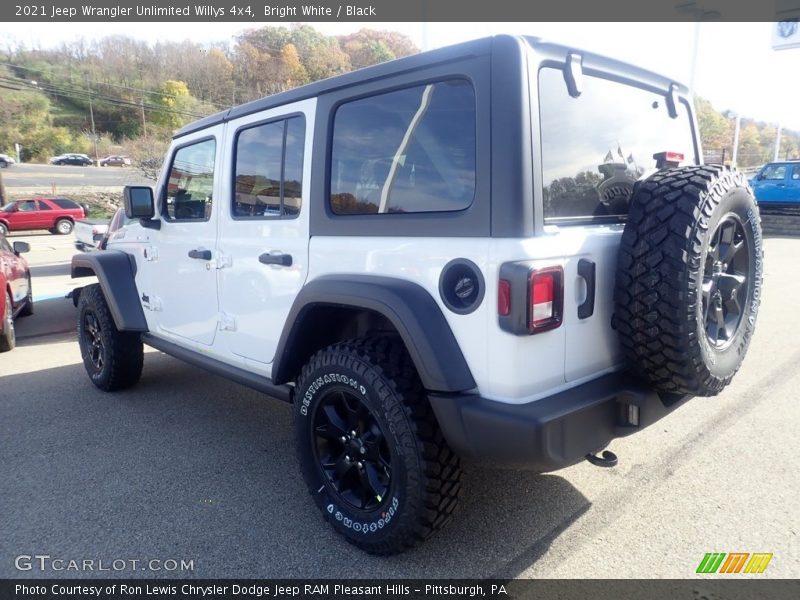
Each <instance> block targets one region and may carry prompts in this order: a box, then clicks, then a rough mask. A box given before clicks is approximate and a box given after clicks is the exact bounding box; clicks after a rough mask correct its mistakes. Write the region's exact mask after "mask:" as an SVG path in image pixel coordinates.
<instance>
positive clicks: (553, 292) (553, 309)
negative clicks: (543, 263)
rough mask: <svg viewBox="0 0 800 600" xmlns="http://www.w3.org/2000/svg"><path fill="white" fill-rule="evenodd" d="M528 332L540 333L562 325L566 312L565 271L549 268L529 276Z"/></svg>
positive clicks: (532, 272) (533, 272) (559, 268)
mask: <svg viewBox="0 0 800 600" xmlns="http://www.w3.org/2000/svg"><path fill="white" fill-rule="evenodd" d="M528 290H529V291H528V331H529V332H530V333H540V332H542V331H548V330H550V329H555V328H556V327H558V326H559V325H561V319H562V315H563V312H564V271H563V269H562V268H561V267H547V268H545V269H538V270H536V271H531V272H530V274H529V275H528Z"/></svg>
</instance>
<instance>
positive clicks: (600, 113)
mask: <svg viewBox="0 0 800 600" xmlns="http://www.w3.org/2000/svg"><path fill="white" fill-rule="evenodd" d="M583 84H584V85H583V90H582V93H581V95H580V96H578V97H577V98H574V97H572V96H570V95H569V93H568V91H567V86H566V84H565V82H564V75H563V72H562V71H561V70H560V69H555V68H543V69H541V70H540V71H539V104H540V109H539V110H540V115H539V116H540V128H541V141H542V143H541V161H542V182H541V183H542V192H543V198H544V215H545V221H546V222H551V223H553V222H561V221H569V220H578V221H585V220H593V219H600V220H616V219H622V218H624V216H625V215H627V213H628V203H629V201H630V197H631V195H632V193H633V184H634V182H635V181H636V180H637V179H640V178H642V177H644V176H646V175H649V174H650V173H651V172H652V171H653V170H654V169H655V160H654V159H653V154H655V153H657V152H663V151H667V150H669V151H674V152H680V153H682V154H683V155H684V157H685V160H684V163H682V164H695V163H696V154H695V149H694V138H693V136H692V126H691V119H690V115H689V111H688V109H687V107H686V105H685V103H684V102H683V101H681V102H679V103H678V106H677V107H676V108H677V112H678V115H677V117H676V118H672V117H670V115H669V111H668V109H667V103H666V97H665V96H664V95H661V94H658V93H654V92H651V91H648V90H645V89H642V88H638V87H634V86H631V85H625V84H622V83H618V82H615V81H611V80H609V79H602V78H600V77H589V76H586V77H584V78H583Z"/></svg>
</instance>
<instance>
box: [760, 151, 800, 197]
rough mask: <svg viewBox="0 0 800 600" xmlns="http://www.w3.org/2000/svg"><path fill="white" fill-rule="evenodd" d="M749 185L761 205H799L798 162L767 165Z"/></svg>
mask: <svg viewBox="0 0 800 600" xmlns="http://www.w3.org/2000/svg"><path fill="white" fill-rule="evenodd" d="M750 185H751V186H752V188H753V193H755V195H756V199H757V200H758V201H759V202H761V203H764V204H769V203H774V204H778V203H787V204H800V160H787V161H779V162H771V163H767V164H766V165H764V166H763V167H761V170H759V172H758V173H757V174H756V176H755V177H753V178H752V179H750Z"/></svg>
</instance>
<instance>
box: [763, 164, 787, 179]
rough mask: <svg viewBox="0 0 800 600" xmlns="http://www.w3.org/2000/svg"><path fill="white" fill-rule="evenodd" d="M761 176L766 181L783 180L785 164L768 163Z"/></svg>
mask: <svg viewBox="0 0 800 600" xmlns="http://www.w3.org/2000/svg"><path fill="white" fill-rule="evenodd" d="M761 178H762V179H766V180H768V181H783V180H784V179H786V165H769V166H768V167H766V168H765V169H764V174H763V175H762V177H761Z"/></svg>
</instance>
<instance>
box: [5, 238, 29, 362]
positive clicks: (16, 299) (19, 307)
mask: <svg viewBox="0 0 800 600" xmlns="http://www.w3.org/2000/svg"><path fill="white" fill-rule="evenodd" d="M30 249H31V247H30V246H29V245H28V244H27V243H25V242H14V245H13V246H12V245H11V244H9V243H8V240H7V239H6V238H5V236H3V235H0V316H2V322H0V352H5V351H6V350H11V349H12V348H14V346H15V345H16V336H15V334H14V319H15V318H16V317H17V316H26V315H32V314H33V289H32V288H31V272H30V269H28V263H27V262H26V261H25V259H24V258H22V257H21V256H20V254H22V253H23V252H27V251H28V250H30Z"/></svg>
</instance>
